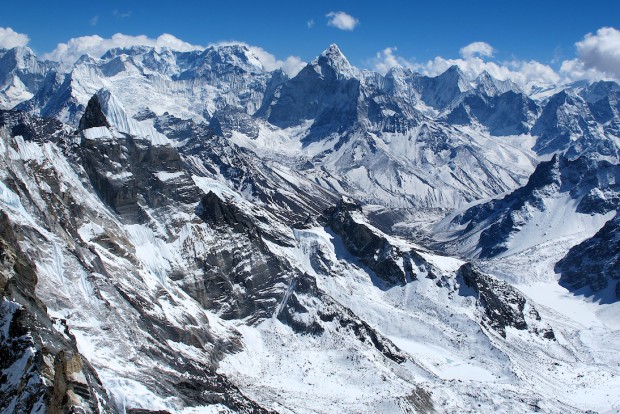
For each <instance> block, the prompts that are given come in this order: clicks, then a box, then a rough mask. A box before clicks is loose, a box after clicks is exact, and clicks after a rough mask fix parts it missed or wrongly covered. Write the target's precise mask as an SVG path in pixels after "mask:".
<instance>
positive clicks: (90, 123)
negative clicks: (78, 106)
mask: <svg viewBox="0 0 620 414" xmlns="http://www.w3.org/2000/svg"><path fill="white" fill-rule="evenodd" d="M95 127H108V128H109V127H110V124H109V123H108V119H107V118H106V116H105V114H104V113H103V108H101V103H100V102H99V96H97V94H95V95H93V96H92V97H91V98H90V100H89V101H88V104H87V105H86V110H85V111H84V115H82V119H80V125H79V130H80V131H83V130H85V129H89V128H95Z"/></svg>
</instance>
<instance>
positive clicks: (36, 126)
mask: <svg viewBox="0 0 620 414" xmlns="http://www.w3.org/2000/svg"><path fill="white" fill-rule="evenodd" d="M0 128H7V129H8V132H9V134H10V135H11V136H17V135H21V136H22V137H23V138H24V140H26V141H35V142H44V141H52V142H55V141H58V140H59V139H60V138H61V134H62V129H63V125H62V123H61V122H59V121H57V120H55V119H51V118H45V119H41V118H37V117H35V116H32V115H30V114H28V113H26V112H21V111H3V110H0Z"/></svg>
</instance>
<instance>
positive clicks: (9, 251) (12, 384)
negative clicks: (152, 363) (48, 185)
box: [0, 212, 116, 413]
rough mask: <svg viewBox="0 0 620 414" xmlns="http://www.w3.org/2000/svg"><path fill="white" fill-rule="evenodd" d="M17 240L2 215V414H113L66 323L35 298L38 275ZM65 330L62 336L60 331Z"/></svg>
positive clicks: (0, 327) (0, 251)
mask: <svg viewBox="0 0 620 414" xmlns="http://www.w3.org/2000/svg"><path fill="white" fill-rule="evenodd" d="M17 237H18V236H17V235H16V234H15V232H14V229H13V226H12V224H11V222H10V221H9V218H8V216H7V215H6V213H4V212H2V215H1V216H0V296H1V297H2V299H0V321H1V324H2V326H0V387H1V388H2V393H1V394H0V411H4V410H11V411H10V412H15V413H17V412H23V413H26V412H39V410H46V411H47V412H50V413H62V412H83V413H115V412H116V409H115V408H114V406H113V405H112V404H111V403H110V401H109V400H108V397H107V394H106V391H105V389H104V388H103V386H102V384H101V381H100V380H99V378H98V376H97V374H96V373H95V370H94V369H93V368H92V367H91V366H90V364H89V363H88V361H86V360H85V359H84V358H83V357H82V356H81V355H80V354H79V352H78V351H77V346H76V343H75V338H74V337H73V335H71V333H70V332H69V330H68V328H67V326H66V323H65V322H64V321H62V320H55V319H53V318H50V317H49V315H48V314H47V309H46V308H45V305H43V303H42V302H41V301H40V300H39V299H38V297H37V296H36V294H35V290H34V289H35V286H36V283H37V276H36V269H35V267H34V265H33V264H32V263H31V262H30V261H29V259H28V258H27V257H26V256H25V255H24V253H23V252H22V251H21V249H20V248H19V244H18V238H17ZM9 298H10V299H9ZM63 325H64V334H61V333H60V332H59V331H58V327H59V326H60V327H62V326H63ZM11 407H12V408H11Z"/></svg>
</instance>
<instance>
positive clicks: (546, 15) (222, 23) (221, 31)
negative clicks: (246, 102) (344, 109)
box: [0, 0, 620, 70]
mask: <svg viewBox="0 0 620 414" xmlns="http://www.w3.org/2000/svg"><path fill="white" fill-rule="evenodd" d="M339 11H343V12H345V13H346V14H347V15H349V16H351V17H352V18H354V19H355V20H356V21H357V24H356V25H354V27H349V28H352V30H341V29H342V26H341V29H339V28H338V27H335V26H333V25H332V26H329V25H328V22H329V20H330V18H329V17H328V16H327V15H328V14H329V13H330V12H339ZM333 16H334V15H332V17H333ZM309 22H312V23H309ZM0 27H2V28H9V27H10V28H11V29H13V30H14V31H15V32H17V33H23V34H26V35H28V37H29V39H30V40H29V43H28V45H29V46H30V47H31V48H33V49H34V50H35V51H36V52H37V53H38V54H43V53H45V52H50V51H52V50H53V49H54V48H55V47H56V45H57V44H58V43H61V42H67V41H68V40H69V39H71V38H77V37H81V36H86V35H94V34H97V35H99V36H101V37H103V38H109V37H110V36H112V35H113V34H115V33H123V34H127V35H133V36H136V35H146V36H148V37H150V38H156V37H157V36H159V35H161V34H162V33H169V34H172V35H174V36H175V37H177V38H179V39H182V40H183V41H185V42H188V43H191V44H195V45H208V44H210V43H214V42H218V41H230V40H237V41H243V42H246V43H248V44H251V45H256V46H259V47H261V48H263V49H265V50H266V51H268V52H270V53H271V54H273V55H275V56H276V57H277V58H278V59H285V58H286V57H287V56H289V55H293V56H298V57H299V58H301V60H303V61H308V60H311V59H313V58H314V57H315V56H316V55H317V54H319V53H320V52H321V51H322V50H323V49H325V48H326V47H327V46H329V44H331V43H337V44H338V45H339V46H340V48H341V49H342V50H343V52H344V53H345V54H346V56H347V57H348V58H349V60H350V61H351V63H353V64H354V65H356V66H359V67H373V65H376V64H377V58H376V56H377V53H379V52H381V51H384V50H386V48H388V47H389V48H392V49H390V51H391V53H392V54H395V55H397V56H398V59H401V60H402V62H409V63H412V64H415V63H419V64H421V63H423V62H426V61H428V60H430V59H433V58H435V57H436V56H441V57H443V58H445V59H456V58H459V50H460V49H461V48H462V47H464V46H466V45H468V44H470V43H472V42H485V43H487V44H489V45H491V46H492V47H493V56H492V59H493V60H495V61H500V62H501V61H515V60H519V61H530V60H535V61H538V62H541V63H543V64H546V65H549V66H551V67H553V68H554V69H555V70H559V68H560V67H561V65H562V62H563V61H565V60H569V59H573V58H575V43H576V42H578V41H580V40H582V39H583V38H584V36H585V35H586V34H588V33H595V32H596V31H597V30H598V29H600V28H602V27H615V28H620V1H618V0H615V1H597V0H592V1H588V2H583V1H570V0H569V1H545V0H536V1H532V0H521V1H519V2H506V1H501V0H494V1H476V0H470V1H466V0H461V1H442V2H435V1H426V2H417V1H361V0H354V1H302V2H295V1H290V0H289V1H286V2H285V1H269V2H256V1H239V0H235V1H222V0H219V1H215V2H214V1H183V2H181V1H177V2H174V1H168V2H153V1H105V2H89V1H63V2H62V6H58V5H57V4H56V3H55V2H49V1H45V2H43V1H28V2H15V1H7V2H4V4H3V6H2V12H1V14H0ZM394 48H395V49H394ZM486 58H491V57H490V56H487V57H486Z"/></svg>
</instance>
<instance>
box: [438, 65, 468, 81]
mask: <svg viewBox="0 0 620 414" xmlns="http://www.w3.org/2000/svg"><path fill="white" fill-rule="evenodd" d="M439 76H443V77H452V76H455V77H456V76H458V77H461V78H462V77H464V75H463V71H462V70H461V68H459V66H458V65H452V66H450V67H449V68H448V69H447V70H446V71H445V72H444V73H442V74H441V75H439Z"/></svg>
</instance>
